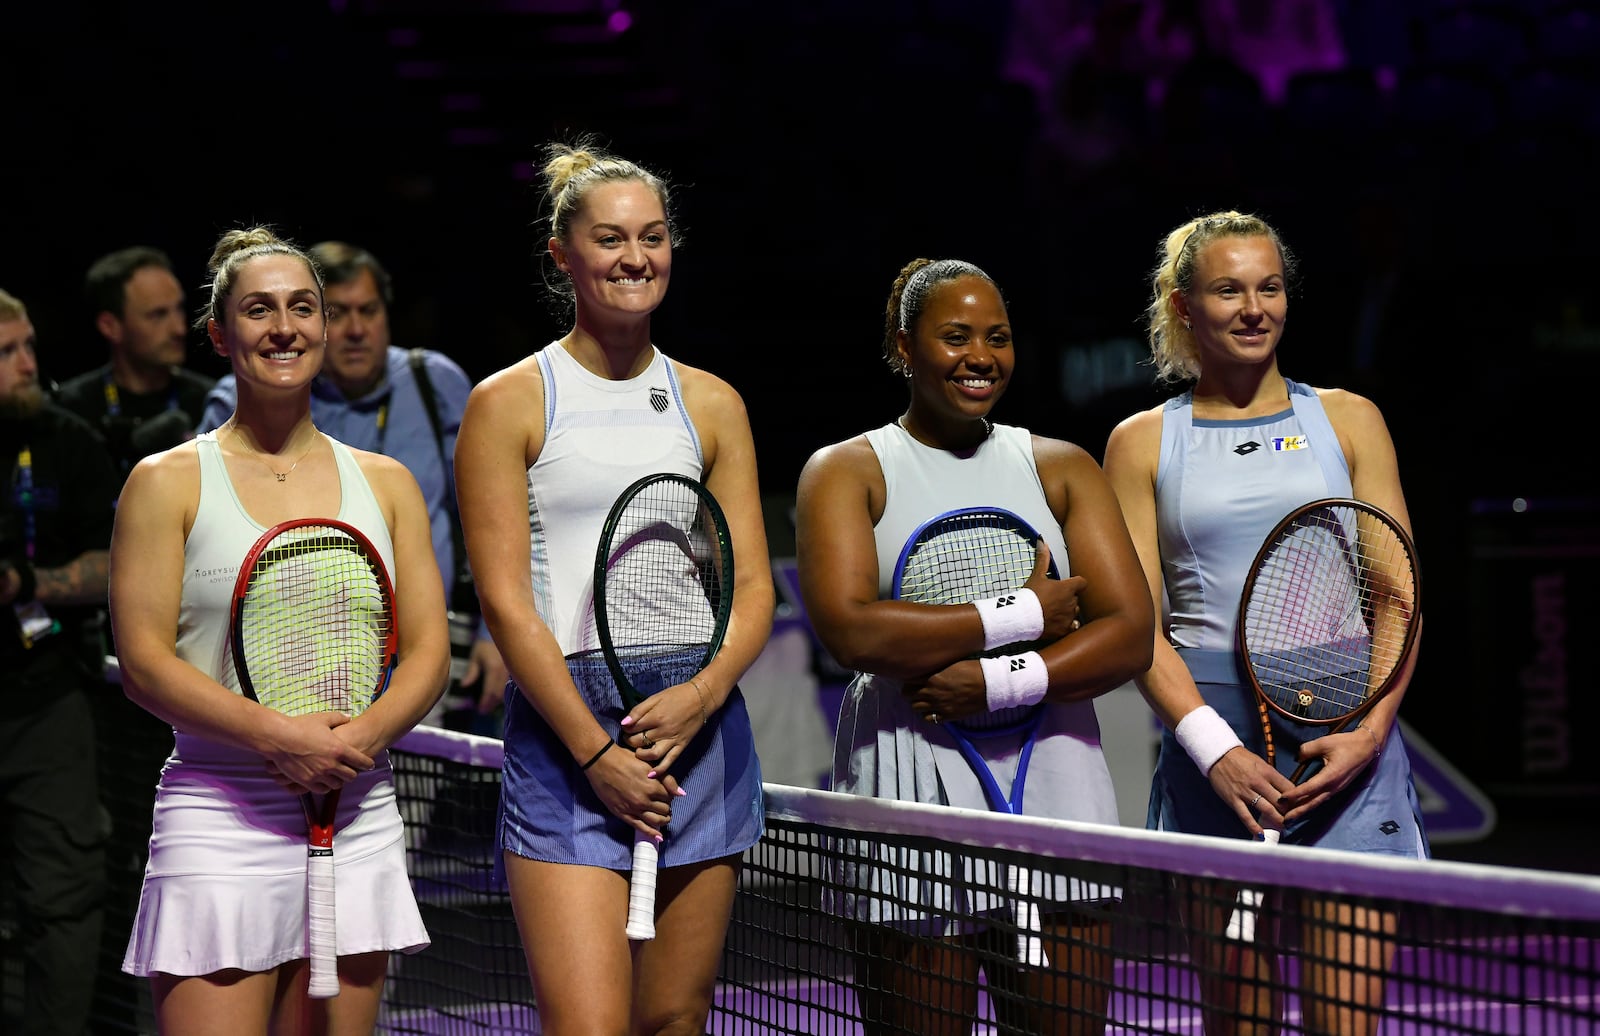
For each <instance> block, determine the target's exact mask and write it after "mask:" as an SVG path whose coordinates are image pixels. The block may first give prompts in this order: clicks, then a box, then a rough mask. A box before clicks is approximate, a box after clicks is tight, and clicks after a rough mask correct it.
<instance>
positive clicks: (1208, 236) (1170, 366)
mask: <svg viewBox="0 0 1600 1036" xmlns="http://www.w3.org/2000/svg"><path fill="white" fill-rule="evenodd" d="M1225 237H1264V238H1267V239H1268V240H1270V241H1271V242H1272V244H1273V246H1274V247H1275V248H1277V250H1278V258H1279V259H1280V260H1281V261H1282V263H1283V276H1284V280H1285V281H1288V280H1289V279H1290V277H1291V275H1292V274H1293V272H1294V256H1292V255H1291V254H1290V253H1289V250H1288V249H1287V248H1285V247H1284V244H1283V241H1282V240H1281V239H1280V238H1279V237H1278V232H1277V231H1276V230H1274V229H1273V228H1272V225H1271V224H1269V223H1268V222H1267V221H1266V220H1264V219H1262V218H1261V217H1260V216H1253V215H1250V214H1249V213H1245V212H1234V211H1233V210H1231V209H1230V210H1227V211H1224V212H1214V213H1212V214H1211V215H1209V216H1201V217H1199V218H1198V219H1192V220H1190V221H1189V222H1187V223H1185V224H1183V225H1182V226H1180V227H1178V228H1177V229H1176V230H1173V231H1172V232H1171V233H1169V234H1168V235H1167V236H1166V237H1165V238H1164V239H1163V240H1162V242H1161V246H1160V248H1159V249H1157V253H1158V256H1157V261H1156V269H1155V273H1154V274H1153V275H1152V276H1151V279H1150V280H1151V295H1150V305H1149V307H1148V309H1147V313H1148V315H1149V318H1150V325H1149V341H1150V362H1151V363H1152V364H1154V365H1155V368H1156V380H1157V381H1162V382H1181V381H1193V380H1194V379H1195V378H1198V377H1199V376H1200V351H1199V347H1198V346H1197V345H1196V343H1195V338H1194V332H1193V331H1192V330H1191V329H1190V328H1188V327H1187V326H1186V325H1185V324H1184V322H1183V317H1182V316H1181V315H1179V313H1178V307H1177V305H1176V303H1174V302H1173V301H1172V293H1173V290H1174V289H1176V290H1177V291H1179V292H1181V293H1183V294H1185V295H1187V294H1188V293H1189V291H1190V290H1191V289H1192V288H1193V287H1194V257H1195V255H1196V254H1197V253H1198V252H1199V251H1200V249H1202V248H1204V247H1205V246H1206V245H1208V244H1210V243H1211V242H1213V241H1216V240H1218V239H1219V238H1225Z"/></svg>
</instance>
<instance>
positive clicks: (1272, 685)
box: [1242, 507, 1416, 723]
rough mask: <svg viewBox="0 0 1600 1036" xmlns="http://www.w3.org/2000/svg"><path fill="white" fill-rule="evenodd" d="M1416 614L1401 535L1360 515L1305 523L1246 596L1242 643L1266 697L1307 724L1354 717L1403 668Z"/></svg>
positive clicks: (1330, 511) (1312, 516)
mask: <svg viewBox="0 0 1600 1036" xmlns="http://www.w3.org/2000/svg"><path fill="white" fill-rule="evenodd" d="M1415 604H1416V578H1415V572H1414V568H1413V563H1412V558H1411V553H1410V550H1409V547H1408V546H1407V544H1406V543H1405V542H1404V541H1403V540H1402V539H1401V537H1400V536H1399V534H1398V533H1396V532H1395V531H1394V530H1393V529H1392V528H1390V527H1389V526H1388V525H1387V524H1386V523H1383V522H1380V521H1378V520H1376V519H1374V518H1372V517H1371V516H1369V515H1367V514H1365V513H1363V512H1359V511H1357V510H1356V509H1354V508H1349V507H1329V508H1323V509H1320V510H1317V511H1314V512H1311V513H1309V514H1308V515H1307V516H1305V518H1304V519H1303V520H1301V521H1299V522H1296V523H1294V524H1292V525H1290V526H1289V527H1288V528H1286V529H1285V530H1284V531H1283V533H1282V534H1281V536H1280V537H1279V539H1278V540H1277V541H1276V542H1275V543H1274V544H1272V545H1270V546H1269V547H1268V548H1267V549H1266V550H1264V551H1263V555H1262V560H1261V562H1260V564H1259V567H1258V570H1257V573H1256V576H1255V579H1254V581H1253V583H1252V584H1251V586H1250V587H1249V589H1248V591H1247V599H1246V603H1245V609H1244V628H1243V631H1242V633H1243V639H1244V644H1245V646H1246V650H1247V651H1248V652H1249V655H1250V662H1251V664H1252V667H1253V668H1254V670H1255V672H1256V676H1257V678H1258V680H1259V681H1260V683H1261V688H1262V691H1263V692H1264V693H1265V694H1266V695H1267V697H1268V698H1269V699H1271V700H1272V702H1273V703H1274V704H1275V705H1277V706H1278V707H1279V708H1280V709H1282V710H1283V711H1285V712H1287V713H1289V714H1290V715H1292V716H1295V717H1297V718H1299V719H1301V720H1303V721H1305V722H1311V723H1322V722H1331V721H1334V720H1337V719H1339V718H1342V717H1343V716H1345V715H1348V714H1349V713H1350V712H1352V711H1354V710H1355V709H1357V708H1359V707H1360V706H1361V705H1362V704H1364V703H1365V702H1366V700H1367V699H1368V698H1369V697H1371V695H1372V694H1373V693H1374V692H1375V691H1376V690H1377V689H1378V688H1380V687H1382V686H1383V685H1384V683H1385V682H1386V681H1387V680H1388V678H1389V677H1390V675H1391V674H1392V673H1393V672H1394V670H1395V668H1396V667H1397V666H1398V665H1399V663H1400V661H1401V659H1402V658H1403V656H1404V654H1405V650H1406V646H1407V644H1408V643H1409V639H1410V638H1409V628H1410V625H1411V622H1412V618H1413V616H1414V615H1415V612H1416V608H1415Z"/></svg>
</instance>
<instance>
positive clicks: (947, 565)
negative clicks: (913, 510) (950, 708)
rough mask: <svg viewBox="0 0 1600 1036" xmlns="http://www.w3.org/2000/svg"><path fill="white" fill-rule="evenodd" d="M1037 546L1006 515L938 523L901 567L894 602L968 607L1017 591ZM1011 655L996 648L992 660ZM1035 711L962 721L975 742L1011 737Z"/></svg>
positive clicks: (989, 714)
mask: <svg viewBox="0 0 1600 1036" xmlns="http://www.w3.org/2000/svg"><path fill="white" fill-rule="evenodd" d="M1034 544H1035V541H1034V539H1033V538H1032V535H1031V531H1030V534H1027V535H1025V534H1024V533H1023V532H1022V531H1020V530H1019V529H1018V528H1017V527H1016V524H1015V520H1014V519H1012V518H1011V517H1010V516H1008V515H1001V514H997V513H988V512H977V513H969V514H961V515H954V516H952V517H949V518H945V519H942V520H941V521H939V522H936V523H934V524H933V525H930V526H929V527H928V528H927V529H925V530H923V532H922V534H921V536H919V537H918V539H917V540H916V542H914V543H913V544H912V545H911V547H910V549H909V550H908V551H907V553H906V555H905V561H904V563H903V564H902V565H901V567H900V572H899V585H898V592H897V593H896V595H895V596H897V597H898V598H899V599H900V600H902V601H912V602H914V603H917V604H970V603H971V602H973V601H978V600H982V599H983V598H986V597H994V596H997V595H999V594H1003V593H1005V592H1007V591H1008V590H1015V589H1018V588H1019V587H1021V586H1022V585H1023V584H1024V583H1026V582H1027V581H1028V577H1029V576H1030V575H1032V574H1033V566H1034V563H1035V561H1036V558H1037V548H1036V547H1035V545H1034ZM1008 650H1011V649H1010V648H1009V647H1004V648H999V649H997V650H996V651H994V652H990V654H1000V653H1003V652H1005V651H1008ZM1034 712H1035V709H1034V707H1033V706H1031V705H1022V706H1018V707H1016V708H1011V709H1000V710H998V711H995V712H979V713H975V714H973V715H971V716H965V717H963V718H962V720H961V727H962V729H963V730H970V731H972V732H973V734H974V736H979V737H984V736H988V737H1000V736H1004V735H1006V734H1010V733H1015V732H1016V730H1017V729H1018V727H1019V724H1022V723H1024V722H1025V721H1026V720H1027V719H1028V717H1029V716H1031V715H1033V714H1034Z"/></svg>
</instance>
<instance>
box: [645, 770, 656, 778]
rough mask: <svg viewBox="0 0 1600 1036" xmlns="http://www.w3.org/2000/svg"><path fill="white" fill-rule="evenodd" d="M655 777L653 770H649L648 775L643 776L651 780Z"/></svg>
mask: <svg viewBox="0 0 1600 1036" xmlns="http://www.w3.org/2000/svg"><path fill="white" fill-rule="evenodd" d="M655 775H656V772H655V771H654V770H651V771H650V772H649V773H647V774H645V776H646V777H651V778H653V777H655Z"/></svg>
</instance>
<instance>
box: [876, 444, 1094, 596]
mask: <svg viewBox="0 0 1600 1036" xmlns="http://www.w3.org/2000/svg"><path fill="white" fill-rule="evenodd" d="M867 442H869V443H870V444H871V445H872V450H873V452H874V453H876V454H877V455H878V464H879V466H880V467H882V469H883V482H884V488H885V489H886V491H887V492H886V495H885V498H884V505H883V517H882V518H880V519H878V524H877V525H876V526H874V527H873V530H872V535H873V539H874V540H876V542H877V547H878V596H879V597H880V598H886V597H888V596H889V593H890V590H891V589H892V584H893V581H894V569H895V564H896V563H897V562H898V561H899V560H900V551H901V549H902V548H904V547H905V544H906V540H907V539H909V538H910V536H911V534H912V533H913V532H915V531H916V530H917V529H918V528H919V527H920V526H921V525H922V524H923V523H924V522H926V521H928V519H930V518H936V517H938V516H939V515H941V514H944V513H945V512H947V511H954V510H959V509H960V508H963V507H1003V508H1005V509H1006V510H1008V511H1011V512H1013V513H1015V514H1017V515H1020V516H1021V517H1022V518H1023V520H1025V521H1026V522H1027V523H1028V524H1029V525H1031V526H1033V527H1034V528H1035V529H1037V530H1039V532H1040V533H1041V534H1042V535H1043V536H1044V539H1045V542H1046V543H1048V544H1050V559H1051V560H1052V561H1054V562H1055V564H1056V570H1057V572H1058V573H1059V575H1060V576H1061V577H1062V578H1063V579H1064V578H1066V577H1067V576H1069V575H1071V574H1072V569H1071V566H1070V565H1069V564H1068V559H1067V544H1066V540H1065V538H1064V537H1063V536H1062V534H1061V523H1059V522H1058V521H1056V518H1055V515H1054V514H1052V513H1051V512H1050V505H1049V503H1047V502H1046V501H1045V496H1044V485H1043V484H1042V483H1041V482H1040V481H1039V469H1038V468H1037V467H1036V466H1035V464H1034V460H1033V436H1032V434H1031V433H1030V432H1029V431H1028V430H1027V429H1026V428H1018V427H1015V426H1014V425H1004V424H997V425H995V426H994V431H993V432H991V433H990V435H989V437H988V438H986V439H984V440H983V442H981V443H979V444H978V447H977V449H976V450H974V451H973V452H972V453H971V454H970V455H967V456H962V455H961V454H958V453H952V452H951V451H949V450H942V449H936V448H934V447H932V446H925V445H923V444H922V443H920V442H918V441H917V440H916V439H914V438H912V436H911V433H910V432H908V431H906V430H905V429H904V428H902V427H901V426H900V425H899V423H891V424H887V425H884V426H883V427H882V428H874V429H872V430H871V431H869V432H867Z"/></svg>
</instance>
